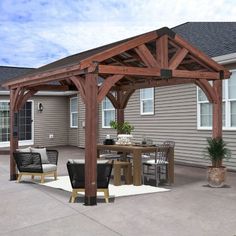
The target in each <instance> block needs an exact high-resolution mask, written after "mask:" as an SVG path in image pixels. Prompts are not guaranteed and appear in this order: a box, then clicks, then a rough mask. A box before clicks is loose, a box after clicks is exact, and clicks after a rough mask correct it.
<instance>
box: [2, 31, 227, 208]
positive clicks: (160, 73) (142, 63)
mask: <svg viewBox="0 0 236 236" xmlns="http://www.w3.org/2000/svg"><path fill="white" fill-rule="evenodd" d="M99 77H102V78H103V80H102V82H98V80H99ZM229 77H230V72H229V71H228V70H226V69H225V68H224V67H223V66H221V65H219V64H218V63H216V62H215V61H213V60H212V59H211V58H209V57H208V56H206V55H205V54H203V53H202V52H201V51H199V50H198V49H196V48H194V47H193V46H192V45H190V44H189V43H188V42H187V41H185V40H184V39H183V38H181V37H180V36H179V35H177V34H175V32H174V31H172V30H170V29H168V28H162V29H159V30H157V31H152V32H149V33H146V34H143V35H140V36H136V37H133V38H130V39H126V40H123V41H120V42H116V43H113V44H110V45H106V46H103V47H100V48H97V49H93V50H89V51H86V52H83V53H80V54H76V55H73V56H70V57H67V58H64V59H61V60H59V61H56V62H54V63H51V64H48V65H46V66H44V67H41V68H39V69H37V70H35V71H34V73H33V74H29V75H25V76H23V77H20V78H17V79H15V80H10V81H8V82H6V83H5V84H4V85H3V86H5V87H7V88H9V89H10V91H11V96H10V100H11V101H10V104H11V179H14V178H15V177H16V170H15V166H14V161H13V157H12V153H13V151H14V150H15V148H16V147H17V146H18V142H17V127H16V126H15V124H14V120H15V119H13V118H14V117H15V118H16V112H17V111H18V110H19V108H20V107H21V105H22V104H23V103H25V102H26V101H27V99H28V98H29V97H30V96H32V95H33V94H35V93H36V92H37V91H39V90H43V89H46V88H47V89H49V88H51V90H63V89H65V90H66V89H68V90H71V89H73V90H78V91H79V92H80V95H81V97H82V99H83V101H84V103H85V108H86V114H85V116H86V126H85V130H86V131H85V136H86V137H85V140H86V143H85V179H86V185H85V186H86V188H85V203H86V204H89V205H93V204H96V159H97V156H96V155H97V150H96V149H97V147H96V142H97V127H96V126H97V119H98V114H97V110H98V109H97V108H98V104H99V103H100V102H101V101H102V100H103V99H104V97H105V96H107V97H108V98H109V99H110V100H111V102H112V104H113V106H114V107H115V108H116V109H117V120H118V121H121V122H123V121H124V109H125V108H126V106H127V103H128V101H129V98H130V96H132V94H133V93H134V92H135V90H136V89H140V88H149V87H161V86H170V85H178V84H185V83H195V84H196V85H198V86H199V87H200V88H201V89H202V90H203V91H204V93H205V94H206V96H207V97H208V99H209V101H210V102H212V103H213V136H214V137H220V136H222V101H221V98H222V95H221V93H222V79H227V78H229ZM54 81H58V82H59V84H60V85H57V86H56V85H51V84H50V83H51V82H54ZM209 81H213V85H211V84H210V83H209ZM113 92H115V94H116V95H114V94H113ZM20 101H21V102H20Z"/></svg>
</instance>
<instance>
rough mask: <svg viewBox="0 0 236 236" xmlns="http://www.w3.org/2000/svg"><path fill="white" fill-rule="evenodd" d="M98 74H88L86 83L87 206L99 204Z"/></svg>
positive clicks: (85, 200) (85, 201)
mask: <svg viewBox="0 0 236 236" xmlns="http://www.w3.org/2000/svg"><path fill="white" fill-rule="evenodd" d="M97 77H98V76H97V74H95V73H88V74H86V81H85V91H86V96H85V119H86V124H85V199H84V203H85V205H96V204H97V133H98V131H97V121H98V102H97V95H98V85H97Z"/></svg>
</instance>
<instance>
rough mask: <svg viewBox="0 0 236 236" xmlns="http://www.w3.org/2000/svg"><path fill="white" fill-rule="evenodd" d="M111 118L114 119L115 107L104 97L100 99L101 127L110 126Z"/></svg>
mask: <svg viewBox="0 0 236 236" xmlns="http://www.w3.org/2000/svg"><path fill="white" fill-rule="evenodd" d="M112 120H115V108H114V107H113V105H112V103H111V101H110V100H109V99H108V98H107V97H105V98H104V99H103V101H102V128H110V127H111V126H110V122H111V121H112Z"/></svg>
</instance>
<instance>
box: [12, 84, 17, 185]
mask: <svg viewBox="0 0 236 236" xmlns="http://www.w3.org/2000/svg"><path fill="white" fill-rule="evenodd" d="M15 94H16V91H15V90H13V89H11V90H10V180H16V179H17V174H16V163H15V160H14V157H13V152H14V151H15V150H16V149H17V148H18V112H16V111H15V107H14V104H15V99H16V96H15Z"/></svg>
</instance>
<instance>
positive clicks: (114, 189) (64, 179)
mask: <svg viewBox="0 0 236 236" xmlns="http://www.w3.org/2000/svg"><path fill="white" fill-rule="evenodd" d="M46 179H48V178H46ZM46 181H47V180H46ZM41 185H44V186H48V187H51V188H58V189H63V190H65V191H69V192H71V191H72V188H71V184H70V179H69V176H59V177H58V180H55V181H49V182H45V183H43V184H41ZM166 191H170V189H166V188H160V187H153V186H149V185H141V186H134V185H121V186H114V185H112V184H110V185H109V193H110V196H114V197H124V196H131V195H139V194H147V193H159V192H166ZM81 194H82V193H81ZM97 195H98V196H103V193H100V192H99V193H98V194H97Z"/></svg>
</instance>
